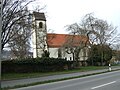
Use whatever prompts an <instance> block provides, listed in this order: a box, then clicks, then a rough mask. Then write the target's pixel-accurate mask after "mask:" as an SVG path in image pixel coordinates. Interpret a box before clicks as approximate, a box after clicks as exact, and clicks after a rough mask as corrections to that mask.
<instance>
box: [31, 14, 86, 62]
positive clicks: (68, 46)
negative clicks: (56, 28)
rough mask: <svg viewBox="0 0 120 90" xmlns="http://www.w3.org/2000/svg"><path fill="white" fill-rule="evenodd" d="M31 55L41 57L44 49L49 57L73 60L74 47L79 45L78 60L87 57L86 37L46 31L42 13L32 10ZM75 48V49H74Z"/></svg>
mask: <svg viewBox="0 0 120 90" xmlns="http://www.w3.org/2000/svg"><path fill="white" fill-rule="evenodd" d="M33 26H34V29H33V38H32V41H33V57H34V58H36V57H41V56H42V54H43V53H44V51H48V52H49V53H50V55H49V56H50V57H54V58H58V57H60V58H66V59H67V60H74V56H75V53H74V52H75V51H74V50H75V48H76V47H78V46H79V50H80V52H79V60H80V61H84V60H87V58H88V48H87V45H88V38H87V37H85V36H83V35H81V36H80V35H69V34H53V33H47V29H46V26H47V25H46V18H45V15H44V13H38V12H33ZM85 43H86V44H85ZM76 50H77V49H76Z"/></svg>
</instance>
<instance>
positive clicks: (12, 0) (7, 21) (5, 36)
mask: <svg viewBox="0 0 120 90" xmlns="http://www.w3.org/2000/svg"><path fill="white" fill-rule="evenodd" d="M33 1H34V0H3V8H2V34H1V35H2V49H3V48H4V47H5V45H6V44H7V43H8V42H10V41H11V39H12V38H13V36H14V35H15V34H16V33H18V32H19V30H21V29H20V28H21V27H19V26H18V23H19V21H21V20H23V18H25V17H26V18H27V17H28V16H29V13H24V12H26V7H27V5H28V4H30V3H31V2H33ZM21 13H24V14H21ZM20 23H22V22H20ZM17 26H18V27H17ZM13 32H14V33H13Z"/></svg>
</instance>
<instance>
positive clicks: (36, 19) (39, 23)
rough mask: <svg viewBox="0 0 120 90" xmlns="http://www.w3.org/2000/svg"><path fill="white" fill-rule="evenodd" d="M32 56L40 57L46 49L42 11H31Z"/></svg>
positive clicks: (44, 21) (45, 32)
mask: <svg viewBox="0 0 120 90" xmlns="http://www.w3.org/2000/svg"><path fill="white" fill-rule="evenodd" d="M32 21H33V38H32V41H33V57H34V58H36V57H41V56H42V54H43V52H44V51H45V50H46V49H47V43H46V34H47V30H46V18H45V14H44V13H40V12H33V20H32Z"/></svg>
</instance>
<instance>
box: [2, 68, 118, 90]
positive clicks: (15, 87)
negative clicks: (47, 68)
mask: <svg viewBox="0 0 120 90" xmlns="http://www.w3.org/2000/svg"><path fill="white" fill-rule="evenodd" d="M117 70H120V69H117ZM117 70H112V71H117ZM107 72H109V71H104V72H98V73H92V74H86V75H81V76H75V77H69V78H62V79H55V80H48V81H42V82H35V83H30V84H24V85H16V86H14V87H5V88H1V90H9V89H17V88H21V87H28V86H34V85H39V84H45V83H51V82H57V81H63V80H68V79H75V78H81V77H86V76H91V75H96V74H102V73H107Z"/></svg>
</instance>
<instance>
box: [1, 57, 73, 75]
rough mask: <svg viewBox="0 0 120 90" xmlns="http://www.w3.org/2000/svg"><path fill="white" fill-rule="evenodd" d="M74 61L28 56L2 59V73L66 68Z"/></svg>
mask: <svg viewBox="0 0 120 90" xmlns="http://www.w3.org/2000/svg"><path fill="white" fill-rule="evenodd" d="M70 64H72V62H69V61H67V60H66V59H61V58H47V57H46V58H26V59H16V60H8V61H2V73H30V72H50V71H60V70H64V66H65V65H68V66H70Z"/></svg>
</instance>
